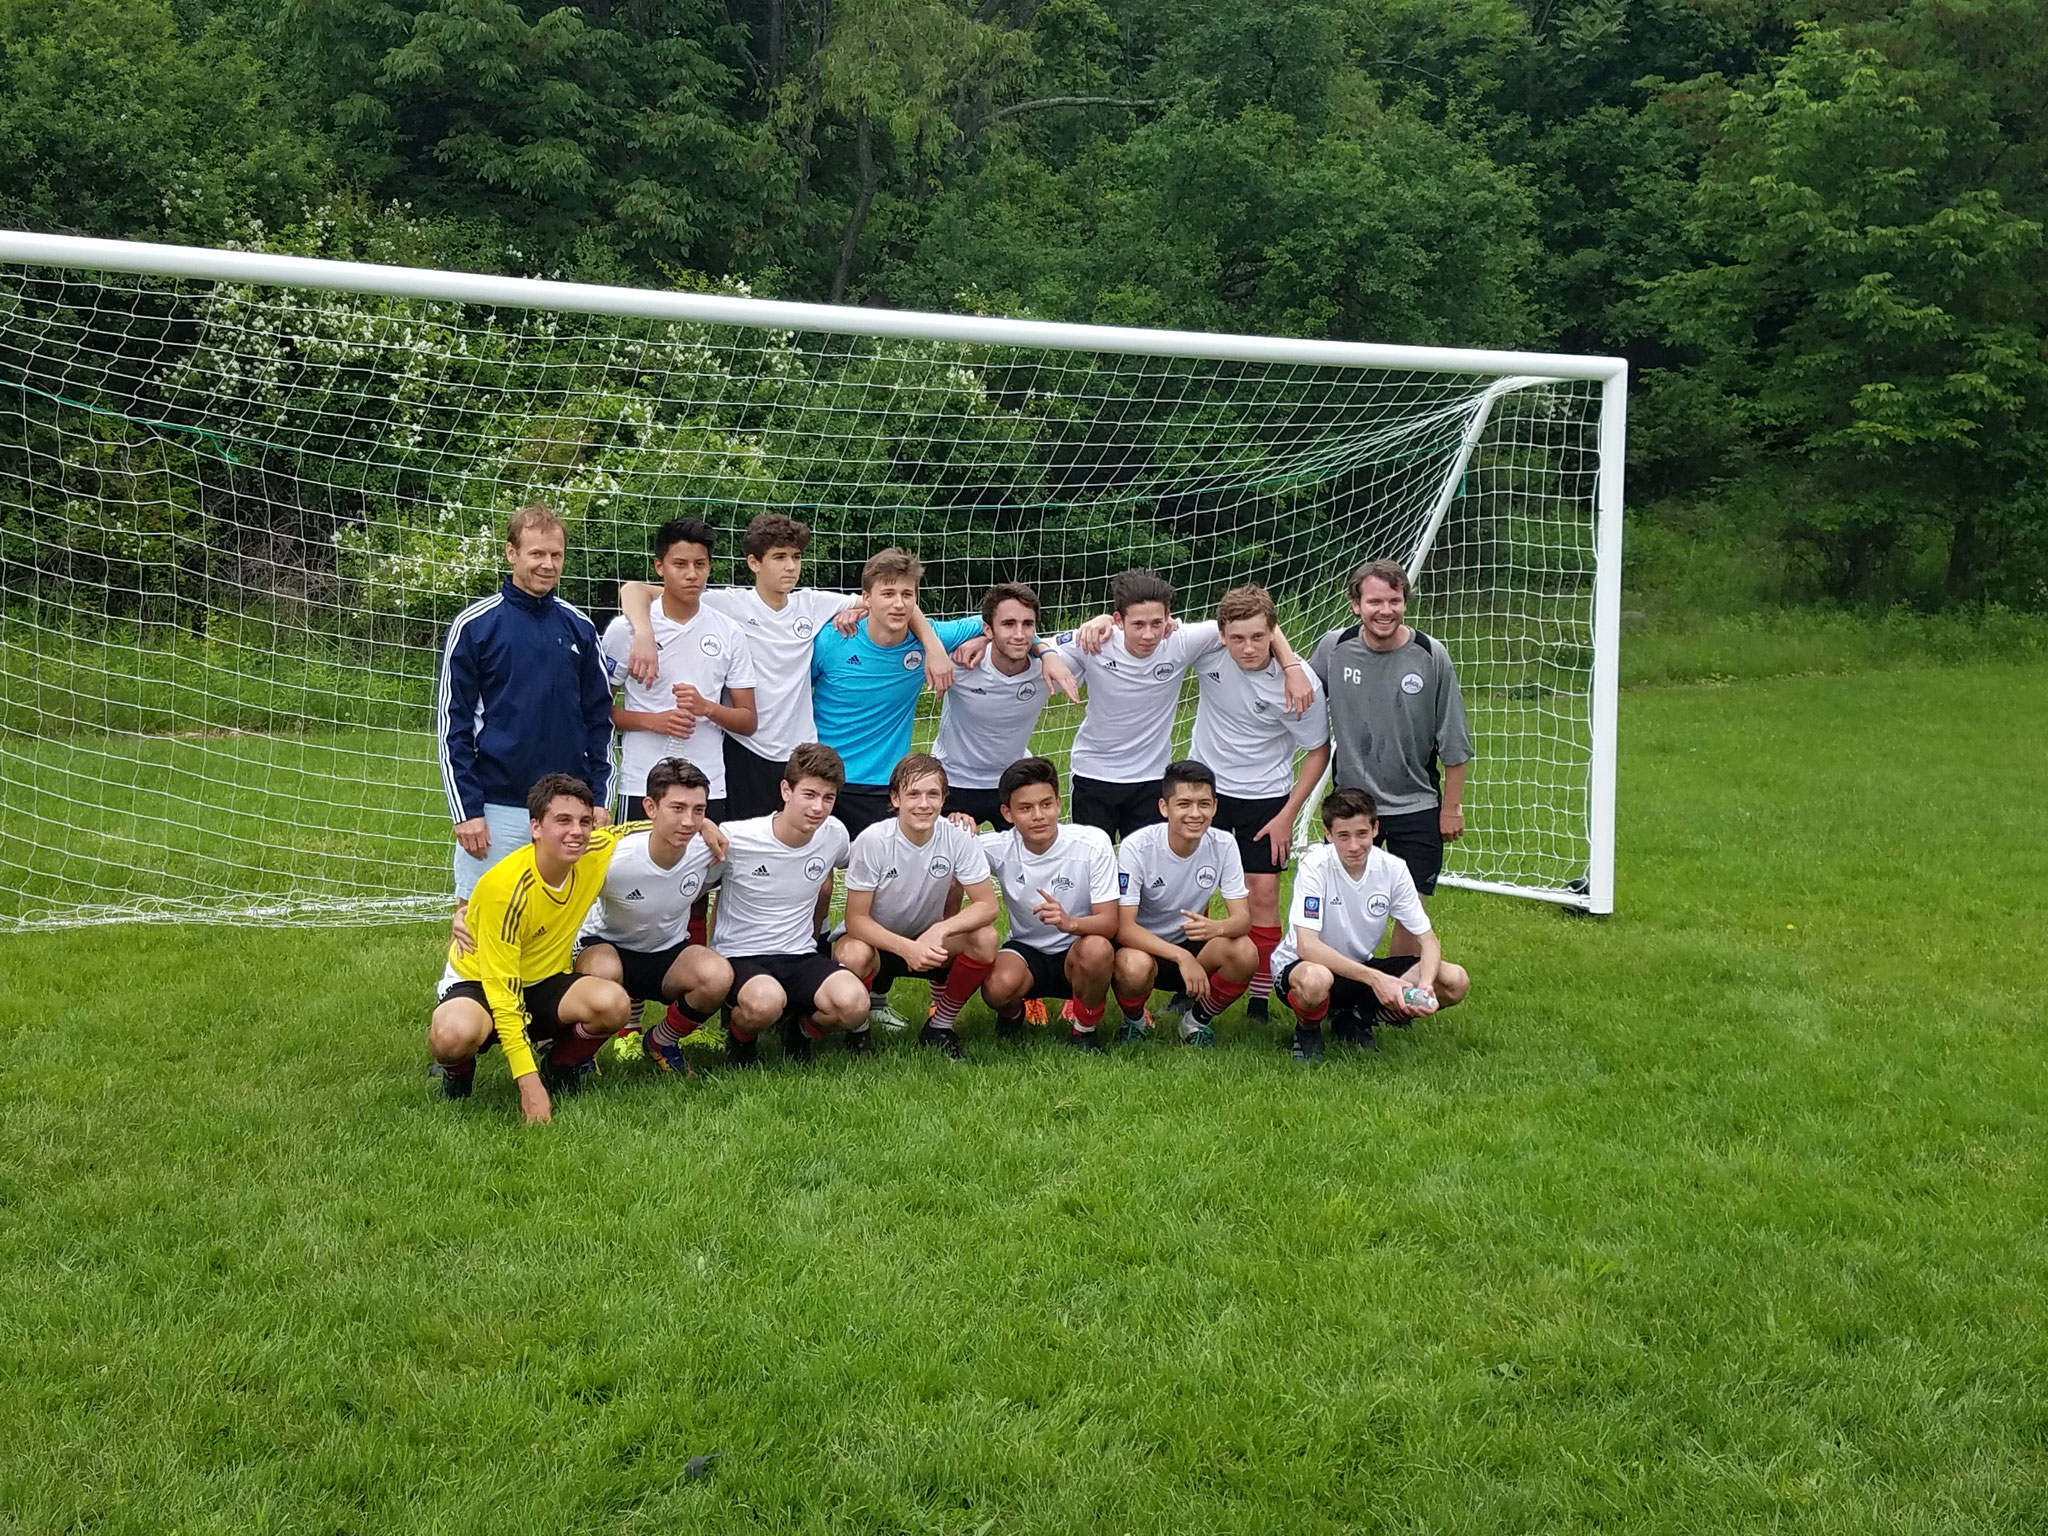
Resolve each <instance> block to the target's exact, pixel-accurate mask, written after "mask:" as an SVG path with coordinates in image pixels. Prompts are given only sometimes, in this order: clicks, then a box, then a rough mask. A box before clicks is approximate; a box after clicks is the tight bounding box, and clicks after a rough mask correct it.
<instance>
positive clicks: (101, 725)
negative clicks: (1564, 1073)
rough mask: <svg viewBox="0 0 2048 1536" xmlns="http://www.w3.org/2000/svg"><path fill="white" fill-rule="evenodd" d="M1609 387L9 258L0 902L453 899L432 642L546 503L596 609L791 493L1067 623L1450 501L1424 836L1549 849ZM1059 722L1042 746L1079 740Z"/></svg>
mask: <svg viewBox="0 0 2048 1536" xmlns="http://www.w3.org/2000/svg"><path fill="white" fill-rule="evenodd" d="M1489 386H1501V387H1500V388H1499V389H1498V390H1496V391H1495V394H1496V395H1497V398H1491V397H1489V398H1490V399H1491V403H1490V404H1489V405H1488V406H1487V408H1486V409H1485V410H1483V411H1482V410H1481V409H1480V407H1481V403H1482V396H1486V395H1487V392H1488V390H1489ZM1600 408H1601V399H1600V386H1599V384H1598V383H1597V382H1585V381H1573V380H1548V381H1544V380H1532V381H1526V382H1523V383H1521V384H1520V385H1519V387H1507V386H1505V385H1503V384H1502V379H1501V376H1500V375H1498V374H1492V373H1477V372H1475V373H1471V374H1455V373H1449V374H1447V373H1441V372H1402V371H1392V370H1387V369H1375V368H1355V367H1310V366H1304V365H1300V364H1286V363H1247V362H1226V361H1208V360H1200V359H1193V360H1190V359H1184V358H1166V357H1133V356H1120V355H1111V354H1107V353H1092V352H1084V351H1059V352H1053V351H1045V350H1036V349H1031V348H1026V347H1020V346H1016V345H995V344H968V343H959V342H941V341H935V340H925V341H920V340H885V339H872V338H861V337H846V336H836V335H824V334H817V333H806V332H791V331H775V330H767V329H762V328H758V327H755V328H750V327H746V326H738V325H713V324H703V323H695V322H690V323H677V322H666V321H651V320H641V319H630V318H620V317H612V316H603V315H597V316H593V315H587V314H568V313H560V312H552V311H548V310H542V309H515V308H502V307H501V308H495V309H494V308H490V307H484V306H467V305H460V304H453V303H437V302H430V301H425V300H407V299H394V298H384V297H375V296H369V295H362V294H350V293H330V292H317V291H310V290H303V289H289V288H281V287H265V286H238V285H231V284H225V283H210V282H197V281H188V280H170V279H155V278H127V277H117V276H102V275H97V274H89V273H80V272H72V271H66V270H61V269H53V268H47V267H19V266H16V267H4V266H0V518H4V530H0V677H4V696H0V712H4V713H0V786H4V790H5V795H6V802H7V805H8V807H9V809H10V811H11V813H12V817H11V820H12V826H11V828H10V834H11V835H10V836H9V837H8V838H7V839H6V842H5V846H4V848H0V928H27V927H38V926H52V925H61V924H77V923H89V922H99V921H115V920H123V919H133V918H138V917H177V918H188V919H227V918H241V919H256V920H266V921H321V922H340V921H350V920H372V919H384V918H389V917H392V916H398V915H405V914H412V913H423V912H439V911H443V910H445V908H446V906H447V903H448V893H449V889H450V877H449V848H450V828H449V818H448V812H447V808H446V804H445V802H444V800H443V797H442V791H441V787H440V782H439V776H438V772H437V769H436V765H435V755H434V750H433V740H432V705H431V698H432V684H433V677H434V669H435V665H436V661H437V657H438V646H439V642H440V639H441V635H442V632H443V629H444V627H445V625H446V624H447V621H448V620H449V618H450V617H451V616H452V615H453V614H454V613H455V612H456V610H457V609H459V608H460V607H461V606H462V605H463V603H464V602H466V601H467V600H468V599H469V598H470V597H472V596H473V595H474V594H476V593H479V592H484V591H489V590H492V589H494V588H495V586H496V585H497V582H498V579H499V576H500V574H501V570H502V567H501V564H500V553H499V551H500V548H501V534H500V530H501V529H502V525H503V520H504V517H505V515H506V514H507V513H508V512H509V511H510V510H511V509H513V508H514V507H516V506H518V505H520V504H521V503H522V502H525V501H527V500H531V499H541V500H545V501H547V502H549V503H550V504H551V505H553V506H555V507H556V508H557V509H559V510H560V511H561V512H563V514H564V515H565V516H566V518H567V520H568V523H569V528H570V569H569V574H568V576H567V577H566V578H565V580H564V583H563V588H562V590H563V593H564V595H565V596H567V597H569V598H570V599H571V600H572V601H574V602H576V603H578V604H579V605H580V606H582V607H583V608H584V609H585V610H586V611H587V612H589V613H590V614H591V615H592V617H593V618H595V619H596V620H597V622H598V623H599V624H600V625H602V624H603V622H604V621H605V618H606V616H607V615H608V614H609V613H611V612H613V611H615V610H616V601H615V598H614V595H613V594H614V592H615V590H616V584H617V582H618V580H619V579H620V578H621V577H624V576H629V575H630V576H640V575H643V574H645V572H646V567H647V555H646V549H647V544H646V540H647V534H648V531H649V530H650V529H651V528H652V527H653V525H655V524H656V523H658V522H660V521H662V520H663V519H664V518H667V517H671V516H675V515H678V514H682V513H690V514H694V515H699V516H704V517H708V518H709V519H710V520H711V521H712V522H714V523H715V524H717V525H718V526H719V527H720V528H721V529H723V530H725V531H726V532H727V533H728V534H729V535H731V537H730V538H729V539H728V540H727V542H726V543H725V545H724V546H723V547H722V548H721V550H720V555H719V561H718V565H719V567H720V571H719V576H720V578H721V579H727V580H730V579H735V572H736V573H737V578H739V579H743V578H744V575H745V569H744V565H743V563H742V562H740V560H739V553H738V537H737V535H738V531H739V530H740V529H741V528H742V527H744V525H745V524H746V522H747V521H748V519H750V518H751V517H753V516H754V515H755V514H757V513H759V512H761V511H765V510H775V511H782V512H787V513H790V514H791V515H794V516H797V517H800V518H802V519H803V520H805V521H806V522H809V523H810V524H811V525H812V526H813V527H814V528H815V529H816V530H817V537H816V541H815V542H814V543H813V544H812V546H811V552H810V560H811V564H810V566H809V568H808V570H807V572H806V580H807V581H808V582H810V583H811V584H814V585H821V586H837V587H847V586H850V585H852V584H854V583H855V581H856V577H857V572H858V570H859V567H860V563H861V561H862V560H864V559H865V558H866V556H867V555H868V554H870V553H871V552H872V551H873V550H875V549H876V548H878V547H880V546H882V545H884V544H890V543H902V544H907V545H909V546H910V547H912V548H913V549H915V550H917V551H918V553H919V554H921V555H922V557H923V558H924V560H925V562H926V566H927V577H926V586H925V606H926V608H927V611H928V612H930V613H932V614H933V615H935V616H940V615H951V614H956V613H966V612H971V611H974V610H976V609H977V608H978V606H979V603H980V598H981V594H982V592H983V591H984V590H985V589H986V588H987V586H988V585H990V584H991V583H992V582H995V581H998V580H1005V579H1017V580H1023V581H1028V582H1030V583H1031V584H1032V585H1033V586H1035V587H1037V588H1038V590H1039V591H1040V593H1041V594H1042V595H1043V596H1044V598H1045V601H1046V602H1047V604H1048V609H1049V612H1048V615H1047V624H1046V627H1047V628H1050V627H1051V624H1052V621H1053V619H1054V618H1055V617H1057V618H1058V619H1059V620H1061V621H1066V620H1071V619H1074V618H1078V617H1081V616H1083V615H1085V614H1088V613H1092V612H1095V611H1099V610H1100V609H1101V607H1102V606H1103V605H1104V601H1105V599H1106V596H1107V591H1108V579H1109V577H1110V576H1111V574H1112V573H1114V572H1115V571H1118V570H1120V569H1123V568H1124V567H1126V566H1131V565H1152V566H1155V567H1157V568H1158V569H1160V570H1161V571H1162V572H1164V573H1165V574H1166V575H1168V576H1169V577H1170V578H1171V579H1172V580H1173V581H1174V582H1175V583H1176V584H1177V585H1178V586H1179V588H1180V590H1181V593H1182V599H1181V604H1180V607H1181V611H1182V612H1183V613H1184V614H1189V615H1193V616H1196V617H1200V616H1203V615H1204V614H1205V613H1206V612H1207V611H1209V610H1210V609H1211V608H1212V607H1213V604H1214V602H1215V600H1216V598H1217V597H1218V596H1219V595H1220V594H1221V593H1222V592H1223V591H1224V590H1225V589H1226V588H1228V587H1230V586H1232V585H1234V584H1236V583H1239V582H1243V581H1247V580H1258V581H1261V582H1263V583H1264V584H1265V585H1267V586H1268V587H1270V588H1272V589H1273V591H1274V593H1275V594H1276V596H1277V597H1278V598H1279V601H1280V605H1281V610H1282V620H1283V623H1284V624H1285V625H1286V626H1287V628H1288V630H1289V633H1290V634H1291V635H1292V637H1293V638H1294V639H1295V640H1296V642H1297V644H1299V645H1300V647H1301V648H1302V650H1303V651H1304V652H1306V651H1307V650H1309V649H1310V648H1311V647H1312V645H1313V644H1314V641H1315V639H1316V637H1317V636H1318V635H1319V634H1320V633H1321V632H1322V630H1324V629H1325V628H1327V627H1329V626H1332V625H1334V624H1337V623H1339V622H1348V620H1349V614H1348V610H1347V608H1346V606H1345V602H1344V598H1343V594H1342V583H1343V578H1344V576H1345V574H1346V572H1347V571H1348V570H1349V569H1351V568H1352V567H1353V566H1354V565H1355V564H1356V563H1357V562H1359V561H1360V560H1363V559H1367V558H1373V557H1380V556H1392V557H1394V558H1398V559H1403V560H1407V559H1409V558H1410V557H1411V556H1412V555H1413V554H1414V553H1415V552H1416V550H1417V548H1418V544H1419V542H1420V541H1421V540H1423V538H1424V537H1425V532H1426V530H1427V529H1428V527H1429V526H1430V524H1431V522H1432V520H1433V514H1434V513H1436V512H1437V511H1438V510H1439V508H1440V506H1441V505H1442V503H1443V501H1444V498H1445V497H1446V496H1448V497H1449V500H1448V508H1447V511H1446V512H1445V515H1444V516H1443V517H1442V521H1441V531H1440V533H1438V534H1437V536H1436V537H1435V540H1434V544H1433V546H1432V548H1431V549H1430V551H1429V553H1428V554H1427V556H1426V558H1425V560H1424V562H1423V570H1422V575H1421V581H1420V587H1421V591H1420V593H1419V600H1418V602H1417V604H1416V606H1415V608H1414V610H1413V617H1414V619H1415V621H1416V622H1417V623H1418V624H1419V625H1420V626H1421V627H1422V628H1424V629H1426V630H1428V631H1429V632H1430V633H1432V634H1434V635H1436V636H1438V637H1440V638H1441V639H1442V640H1443V641H1444V642H1445V644H1446V645H1447V646H1448V648H1449V650H1450V653H1451V655H1452V657H1453V659H1454V661H1455V662H1456V664H1457V667H1458V669H1459V673H1460V675H1461V678H1462V680H1463V683H1464V687H1465V695H1466V700H1467V704H1468V707H1469V709H1470V712H1471V716H1472V724H1473V732H1474V737H1475V741H1476V744H1477V748H1478V754H1479V756H1478V760H1477V761H1476V762H1475V764H1474V767H1473V771H1472V778H1471V783H1470V788H1469V790H1468V793H1467V802H1466V803H1467V806H1468V814H1469V821H1470V826H1471V831H1470V833H1469V835H1468V837H1467V838H1466V840H1465V841H1464V842H1463V843H1461V844H1459V845H1457V847H1456V849H1455V851H1454V853H1453V856H1452V861H1451V867H1452V868H1453V870H1455V871H1456V872H1458V873H1460V874H1462V875H1464V876H1466V877H1468V878H1473V879H1483V880H1489V881H1498V882H1503V883H1509V884H1514V885H1517V886H1521V887H1525V888H1528V889H1530V890H1532V891H1549V892H1557V891H1564V890H1569V889H1573V888H1574V883H1575V882H1582V881H1583V880H1584V878H1585V876H1586V874H1587V869H1588V857H1589V853H1588V837H1589V832H1588V828H1589V772H1590V764H1591V756H1592V743H1591V731H1590V725H1589V702H1588V701H1589V697H1590V691H1591V667H1592V633H1591V632H1592V614H1593V572H1594V531H1595V515H1594V481H1595V472H1596V469H1597V465H1598V427H1599V414H1600ZM1475 427H1476V428H1477V441H1476V445H1475V446H1474V447H1473V449H1472V452H1471V454H1470V457H1469V462H1467V463H1465V464H1464V468H1463V470H1462V472H1459V465H1460V463H1461V445H1462V444H1463V442H1464V439H1465V435H1466V433H1467V431H1468V429H1474V428H1475ZM1190 686H1191V688H1192V685H1190ZM1189 699H1190V705H1189V713H1191V709H1192V704H1191V700H1192V691H1191V692H1190V695H1189ZM929 703H930V701H929V700H927V704H928V705H929ZM933 718H934V715H933V713H932V711H931V710H929V709H927V711H926V714H925V717H924V718H923V720H922V723H921V738H922V739H926V740H928V739H929V736H930V733H931V729H932V723H933ZM1076 719H1077V714H1076V712H1075V711H1073V710H1072V709H1071V707H1069V706H1066V705H1065V704H1064V703H1061V704H1058V705H1056V706H1055V707H1054V708H1052V709H1050V710H1048V712H1047V714H1046V716H1045V719H1044V721H1043V723H1042V725H1041V728H1040V737H1039V741H1038V745H1039V746H1040V747H1041V748H1042V749H1044V750H1047V751H1049V752H1050V753H1051V754H1052V755H1054V756H1055V757H1059V758H1062V759H1063V758H1064V754H1065V748H1066V744H1067V742H1068V740H1069V739H1070V738H1071V735H1072V732H1073V727H1074V725H1075V723H1076ZM1186 723H1187V722H1186V720H1185V719H1184V721H1183V739H1184V738H1185V728H1186Z"/></svg>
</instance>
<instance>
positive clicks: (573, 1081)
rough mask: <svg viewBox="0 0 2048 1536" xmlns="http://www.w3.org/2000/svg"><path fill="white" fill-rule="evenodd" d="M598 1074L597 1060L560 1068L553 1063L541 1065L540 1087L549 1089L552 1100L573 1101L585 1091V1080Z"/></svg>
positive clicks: (545, 1062)
mask: <svg viewBox="0 0 2048 1536" xmlns="http://www.w3.org/2000/svg"><path fill="white" fill-rule="evenodd" d="M596 1072H597V1062H596V1060H595V1059H591V1058H586V1059H585V1060H583V1061H578V1062H574V1063H571V1064H570V1065H569V1066H566V1067H564V1066H558V1065H556V1064H555V1063H554V1062H552V1061H544V1062H542V1063H541V1064H540V1085H541V1086H542V1087H543V1088H545V1089H547V1091H548V1097H549V1098H551V1099H573V1098H575V1097H576V1095H577V1094H579V1093H581V1092H582V1091H583V1080H584V1079H585V1078H586V1077H591V1076H593V1075H595V1073H596Z"/></svg>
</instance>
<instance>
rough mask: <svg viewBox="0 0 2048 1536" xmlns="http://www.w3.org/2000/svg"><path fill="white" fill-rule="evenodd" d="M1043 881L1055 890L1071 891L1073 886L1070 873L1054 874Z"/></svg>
mask: <svg viewBox="0 0 2048 1536" xmlns="http://www.w3.org/2000/svg"><path fill="white" fill-rule="evenodd" d="M1045 883H1046V884H1047V885H1049V886H1051V887H1052V888H1053V889H1054V890H1056V891H1071V890H1072V889H1073V888H1074V877H1073V876H1072V875H1054V876H1053V877H1052V878H1051V879H1050V880H1048V881H1046V882H1045Z"/></svg>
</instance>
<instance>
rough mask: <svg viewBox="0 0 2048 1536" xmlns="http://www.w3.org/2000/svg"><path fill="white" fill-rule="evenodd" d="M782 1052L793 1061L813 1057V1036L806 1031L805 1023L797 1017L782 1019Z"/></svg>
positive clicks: (806, 1059) (807, 1059)
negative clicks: (796, 1018) (800, 1021)
mask: <svg viewBox="0 0 2048 1536" xmlns="http://www.w3.org/2000/svg"><path fill="white" fill-rule="evenodd" d="M782 1054H783V1055H784V1056H785V1057H787V1058H788V1059H789V1060H791V1061H797V1062H803V1061H809V1060H810V1059H811V1037H810V1036H809V1035H807V1034H805V1033H804V1027H803V1025H801V1024H799V1023H798V1022H797V1021H796V1020H795V1019H784V1020H783V1021H782Z"/></svg>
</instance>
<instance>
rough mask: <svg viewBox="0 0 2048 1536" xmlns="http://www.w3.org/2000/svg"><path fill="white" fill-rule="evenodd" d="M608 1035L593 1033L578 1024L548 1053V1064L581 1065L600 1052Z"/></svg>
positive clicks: (560, 1065)
mask: <svg viewBox="0 0 2048 1536" xmlns="http://www.w3.org/2000/svg"><path fill="white" fill-rule="evenodd" d="M607 1038H608V1037H607V1036H604V1035H593V1034H592V1033H591V1032H590V1031H589V1030H588V1029H586V1028H585V1027H584V1026H583V1025H581V1024H578V1025H577V1026H576V1027H575V1028H574V1029H572V1030H571V1031H569V1038H568V1039H566V1040H564V1041H563V1042H562V1043H561V1044H560V1045H557V1046H556V1047H555V1048H554V1049H553V1050H552V1051H550V1052H549V1053H548V1065H550V1066H554V1067H580V1066H581V1065H583V1063H584V1062H586V1061H588V1060H590V1059H591V1057H593V1056H595V1055H596V1054H597V1052H598V1048H599V1047H600V1046H602V1045H603V1044H604V1043H605V1040H606V1039H607Z"/></svg>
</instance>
